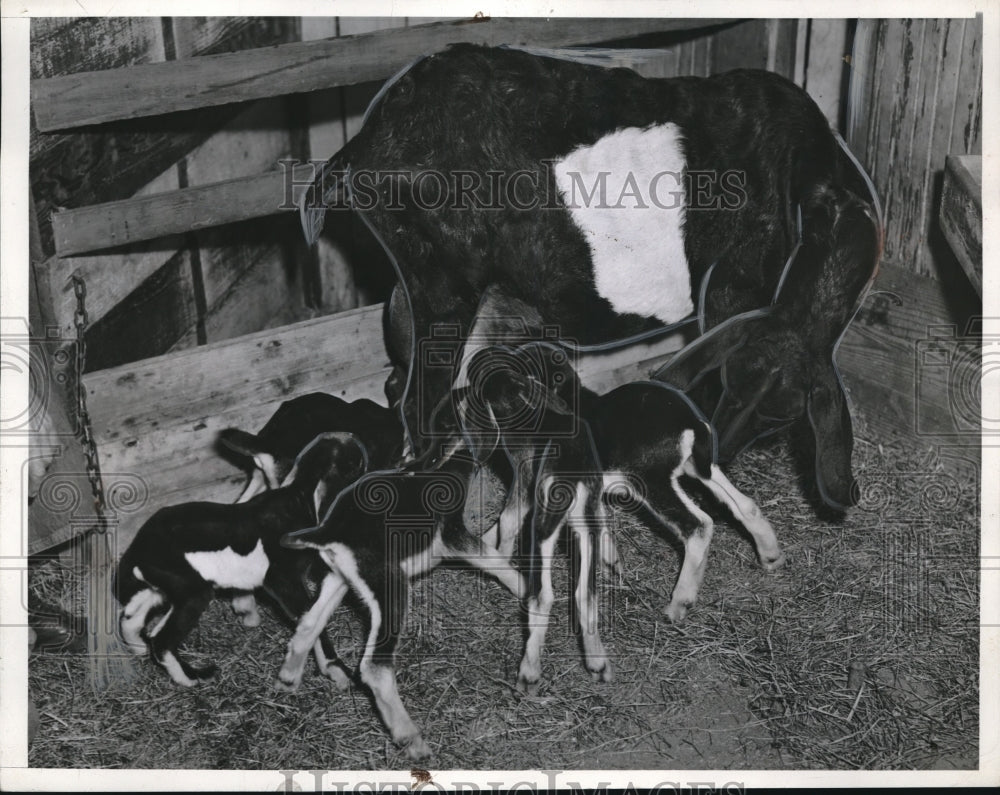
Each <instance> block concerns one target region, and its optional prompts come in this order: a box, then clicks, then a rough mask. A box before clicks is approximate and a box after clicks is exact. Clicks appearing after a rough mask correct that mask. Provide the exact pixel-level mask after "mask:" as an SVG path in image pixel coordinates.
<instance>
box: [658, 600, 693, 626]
mask: <svg viewBox="0 0 1000 795" xmlns="http://www.w3.org/2000/svg"><path fill="white" fill-rule="evenodd" d="M690 607H691V603H689V602H671V603H670V604H669V605H667V607H666V609H665V610H664V611H663V613H664V615H666V617H667V618H668V619H669V620H670V623H671V624H680V623H681V622H682V621H683V620H684V619H685V618H686V617H687V613H688V610H689V609H690Z"/></svg>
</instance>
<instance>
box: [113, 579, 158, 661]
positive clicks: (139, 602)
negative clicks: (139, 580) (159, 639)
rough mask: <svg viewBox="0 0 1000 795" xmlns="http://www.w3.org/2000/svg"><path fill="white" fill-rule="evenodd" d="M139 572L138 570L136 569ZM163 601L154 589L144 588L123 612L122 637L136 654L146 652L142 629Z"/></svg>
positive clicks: (130, 600)
mask: <svg viewBox="0 0 1000 795" xmlns="http://www.w3.org/2000/svg"><path fill="white" fill-rule="evenodd" d="M136 571H138V569H136ZM162 601H163V596H162V595H161V594H160V593H158V592H157V591H155V590H153V589H152V588H143V589H142V590H141V591H138V592H136V594H135V595H134V596H133V597H132V598H131V599H129V601H128V604H127V605H125V609H124V610H122V618H121V630H122V637H123V638H124V640H125V643H126V644H127V645H128V647H129V648H130V649H131V650H132V651H133V652H134V653H136V654H143V653H145V652H146V643H145V641H144V640H143V639H142V635H141V634H140V633H141V632H142V628H143V627H144V626H145V625H146V616H148V615H149V611H150V610H152V609H153V608H154V607H156V606H157V605H158V604H160V603H161V602H162Z"/></svg>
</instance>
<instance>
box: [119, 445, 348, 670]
mask: <svg viewBox="0 0 1000 795" xmlns="http://www.w3.org/2000/svg"><path fill="white" fill-rule="evenodd" d="M366 459H367V455H366V452H365V450H364V447H363V446H362V445H361V444H360V443H359V442H358V441H357V440H356V439H355V438H354V437H353V436H351V435H350V434H346V433H325V434H321V435H319V436H318V437H317V438H316V439H315V440H314V441H313V442H312V443H310V444H309V445H307V446H306V448H305V449H304V450H303V451H302V452H301V454H300V455H299V456H298V458H297V459H296V460H295V464H294V466H293V468H292V472H291V473H289V476H288V482H287V485H285V486H282V487H281V488H278V489H275V490H273V491H266V492H263V493H261V494H258V495H257V496H256V497H254V498H253V499H251V500H249V501H247V502H243V503H237V504H221V503H212V502H190V503H184V504H182V505H175V506H170V507H167V508H161V509H160V510H159V511H157V512H156V513H155V514H153V516H152V517H150V519H149V520H148V521H147V522H146V523H145V524H143V526H142V527H141V528H139V531H138V533H136V536H135V538H134V539H133V540H132V543H131V544H130V545H129V547H128V549H126V550H125V553H124V554H123V555H122V557H121V560H120V561H119V564H118V568H117V571H116V575H115V595H116V596H117V598H118V601H119V603H120V604H121V605H122V612H121V616H120V626H121V633H122V637H123V638H124V640H125V642H126V643H127V644H128V645H129V647H130V648H131V649H132V650H133V651H134V652H135V653H137V654H141V653H144V652H146V651H147V648H148V650H149V651H150V652H151V656H152V658H153V660H154V661H155V662H156V663H158V664H159V665H161V666H163V667H164V668H165V669H166V670H167V672H168V673H169V674H170V676H171V678H173V680H174V681H175V682H177V683H178V684H181V685H185V686H192V685H195V684H197V683H198V682H200V681H204V680H206V679H210V678H211V677H212V676H213V675H214V673H215V670H216V668H215V666H214V665H208V666H205V667H202V668H197V667H194V666H192V665H191V664H190V663H188V662H187V661H185V660H184V659H183V658H182V657H181V656H180V655H179V653H178V650H177V648H178V646H179V645H180V644H181V643H182V642H183V641H184V639H185V638H186V637H187V635H188V633H190V632H191V630H192V629H193V628H194V627H195V625H196V624H197V623H198V619H199V617H200V616H201V614H202V612H203V611H204V610H205V608H206V607H207V606H208V604H209V603H210V602H211V600H212V598H213V596H214V594H215V591H216V589H234V590H238V591H253V590H254V589H257V588H263V589H265V590H266V591H268V592H269V593H270V595H271V596H272V597H273V598H274V599H275V600H276V601H277V602H278V604H279V605H280V606H281V607H282V609H283V610H284V611H285V612H286V613H287V615H288V617H289V618H290V619H291V620H293V621H295V620H298V618H299V617H300V616H301V615H302V614H303V613H305V612H306V610H307V608H308V607H309V605H310V604H312V601H313V597H312V594H311V591H310V588H309V585H308V583H309V581H310V579H313V578H316V579H318V578H319V577H321V576H323V575H325V574H326V567H325V566H324V564H323V563H322V561H321V560H320V559H319V557H318V556H317V555H316V554H315V553H314V552H312V551H304V552H303V551H297V550H291V549H287V548H285V547H284V546H282V545H281V543H280V539H281V537H282V535H284V534H285V533H287V532H289V531H290V530H292V529H295V528H299V527H303V526H310V525H312V524H313V523H315V522H316V518H317V515H321V514H318V511H319V509H320V508H322V507H325V505H324V503H325V504H326V505H328V504H329V499H324V497H323V495H329V498H331V499H332V496H333V495H335V494H336V493H337V492H339V491H340V490H341V489H342V488H344V487H345V486H346V485H347V484H349V483H350V482H352V481H353V480H355V479H356V478H357V477H358V476H359V475H361V474H362V473H363V472H364V471H365V469H366V466H367V460H366ZM154 619H155V623H152V621H153V620H154ZM151 623H152V626H150V627H149V628H148V629H147V625H148V624H151ZM147 641H148V646H147ZM313 650H314V651H315V654H316V661H317V663H318V664H319V667H320V670H321V671H323V673H325V674H326V675H327V676H329V677H330V678H331V679H332V680H333V681H334V682H335V684H336V685H337V686H338V687H340V688H345V687H346V686H347V682H348V679H347V675H346V673H345V672H344V671H343V670H342V668H341V667H340V664H339V661H338V660H337V658H336V655H335V654H334V651H333V647H332V645H331V644H330V642H329V640H328V639H327V637H326V635H325V634H322V633H321V634H320V635H319V636H317V638H316V642H315V644H314V646H313Z"/></svg>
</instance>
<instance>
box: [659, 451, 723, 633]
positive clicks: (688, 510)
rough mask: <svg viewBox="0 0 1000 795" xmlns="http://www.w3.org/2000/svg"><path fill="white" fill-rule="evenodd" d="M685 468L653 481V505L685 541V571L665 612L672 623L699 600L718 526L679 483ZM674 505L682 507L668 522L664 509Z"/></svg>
mask: <svg viewBox="0 0 1000 795" xmlns="http://www.w3.org/2000/svg"><path fill="white" fill-rule="evenodd" d="M680 471H681V467H680V466H678V468H677V470H675V471H674V472H673V473H672V474H671V475H670V477H669V481H668V483H667V484H657V485H656V487H655V492H654V490H653V489H654V486H653V484H650V492H651V493H650V494H649V500H650V507H651V508H653V509H654V511H655V512H656V513H657V514H658V515H659V516H660V518H661V521H664V523H665V524H667V525H669V526H671V527H672V528H673V529H674V530H675V531H677V532H678V533H679V535H680V538H681V541H682V542H683V544H684V560H683V562H682V563H681V571H680V574H679V575H678V577H677V583H676V585H674V590H673V593H672V594H671V597H670V603H669V604H668V605H667V607H666V609H665V610H664V613H665V614H666V616H667V618H669V619H670V620H671V621H672V622H674V623H675V624H676V623H680V622H681V621H683V620H684V618H685V617H686V616H687V612H688V610H689V609H690V608H691V607H692V606H693V605H694V603H695V602H696V601H697V600H698V591H699V589H700V588H701V581H702V579H703V578H704V576H705V562H706V560H707V559H708V548H709V546H710V544H711V543H712V533H713V531H714V525H713V523H712V518H711V517H710V516H709V515H708V514H706V513H705V512H704V511H703V510H701V508H699V507H698V506H697V505H696V504H695V502H694V500H692V499H691V497H690V496H689V495H688V494H687V493H686V492H685V491H684V490H683V489H682V488H681V485H680V483H679V482H678V476H679V475H680ZM668 505H674V506H676V507H677V508H679V509H680V510H678V511H677V512H676V519H675V521H666V520H665V518H663V517H664V515H665V511H664V509H665V508H666V507H667V506H668Z"/></svg>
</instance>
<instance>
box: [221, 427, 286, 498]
mask: <svg viewBox="0 0 1000 795" xmlns="http://www.w3.org/2000/svg"><path fill="white" fill-rule="evenodd" d="M219 444H221V445H222V446H223V447H225V448H226V449H227V450H231V451H232V452H234V453H238V454H239V455H242V456H246V457H247V458H249V459H252V460H253V463H254V466H255V467H257V469H259V470H260V471H261V472H263V473H264V478H265V480H266V481H267V485H268V487H269V488H272V489H275V488H278V486H279V485H281V484H280V483H279V482H278V466H277V464H276V463H275V460H274V456H273V455H271V454H270V453H269V452H267V451H266V450H265V449H264V447H263V446H262V445H261V443H260V439H258V437H257V436H256V435H255V434H252V433H248V432H247V431H243V430H240V429H239V428H226V429H224V430H222V431H220V432H219Z"/></svg>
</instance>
